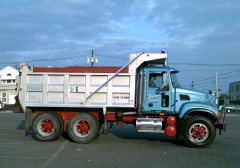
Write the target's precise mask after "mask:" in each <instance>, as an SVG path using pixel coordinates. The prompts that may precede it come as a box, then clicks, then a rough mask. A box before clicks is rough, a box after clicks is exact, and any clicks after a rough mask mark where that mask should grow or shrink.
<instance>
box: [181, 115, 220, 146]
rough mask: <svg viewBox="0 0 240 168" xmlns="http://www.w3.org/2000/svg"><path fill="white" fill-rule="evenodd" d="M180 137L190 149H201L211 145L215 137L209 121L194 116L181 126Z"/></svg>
mask: <svg viewBox="0 0 240 168" xmlns="http://www.w3.org/2000/svg"><path fill="white" fill-rule="evenodd" d="M182 137H183V140H184V141H185V143H186V144H187V145H188V146H190V147H195V148H203V147H207V146H209V145H211V144H212V143H213V141H214V139H215V137H216V128H215V126H214V124H213V123H212V121H211V120H209V119H208V118H206V117H203V116H194V117H192V118H190V119H187V121H186V122H185V123H184V125H183V130H182Z"/></svg>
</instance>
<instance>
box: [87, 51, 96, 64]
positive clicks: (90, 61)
mask: <svg viewBox="0 0 240 168" xmlns="http://www.w3.org/2000/svg"><path fill="white" fill-rule="evenodd" d="M87 62H88V63H91V65H92V66H93V64H94V62H95V63H98V58H97V57H94V55H93V50H92V55H91V56H90V57H88V58H87Z"/></svg>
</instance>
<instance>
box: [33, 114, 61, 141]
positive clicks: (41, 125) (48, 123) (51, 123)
mask: <svg viewBox="0 0 240 168" xmlns="http://www.w3.org/2000/svg"><path fill="white" fill-rule="evenodd" d="M62 127H63V126H62V123H61V122H60V121H59V118H58V117H57V116H56V114H54V113H51V112H43V113H41V114H39V115H37V116H36V117H35V118H34V119H33V123H32V135H33V137H34V138H35V139H37V140H39V141H44V142H50V141H53V140H55V139H57V138H59V137H60V134H61V133H62Z"/></svg>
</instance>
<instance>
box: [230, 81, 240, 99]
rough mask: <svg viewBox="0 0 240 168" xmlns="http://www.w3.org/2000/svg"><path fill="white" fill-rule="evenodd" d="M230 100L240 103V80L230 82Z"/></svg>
mask: <svg viewBox="0 0 240 168" xmlns="http://www.w3.org/2000/svg"><path fill="white" fill-rule="evenodd" d="M229 101H230V103H232V104H240V81H238V82H233V83H230V84H229Z"/></svg>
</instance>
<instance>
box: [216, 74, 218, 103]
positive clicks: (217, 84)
mask: <svg viewBox="0 0 240 168" xmlns="http://www.w3.org/2000/svg"><path fill="white" fill-rule="evenodd" d="M216 97H217V98H218V74H217V73H216Z"/></svg>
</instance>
